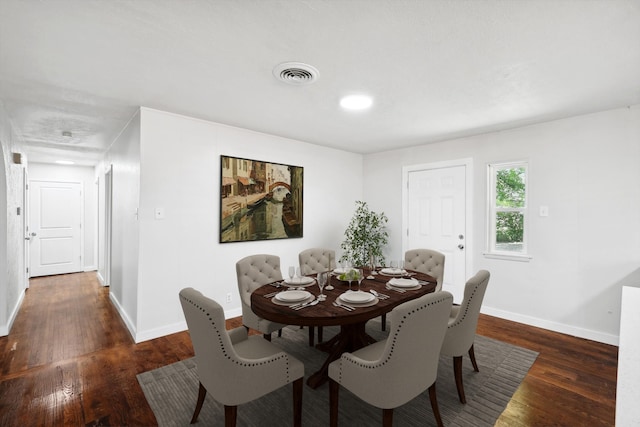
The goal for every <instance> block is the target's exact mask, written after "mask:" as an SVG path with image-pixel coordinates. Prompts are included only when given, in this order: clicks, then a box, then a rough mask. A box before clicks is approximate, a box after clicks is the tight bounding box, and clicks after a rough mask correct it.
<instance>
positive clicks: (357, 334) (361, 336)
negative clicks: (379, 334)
mask: <svg viewBox="0 0 640 427" xmlns="http://www.w3.org/2000/svg"><path fill="white" fill-rule="evenodd" d="M365 326H366V322H365V323H354V324H350V325H342V326H340V332H339V333H338V334H337V335H336V336H334V337H333V338H331V339H330V340H328V341H325V342H321V343H318V344H316V348H317V349H319V350H322V351H324V352H326V353H329V355H328V356H327V359H326V360H325V361H324V363H323V364H322V367H321V368H320V369H319V370H318V371H317V372H315V373H313V374H312V375H311V376H310V377H309V378H308V379H307V385H308V386H309V387H311V388H313V389H315V388H318V387H319V386H321V385H322V384H324V383H325V382H327V380H328V379H329V365H330V364H331V362H333V361H335V360H338V359H339V358H340V356H342V353H344V352H354V351H356V350H358V349H360V348H362V347H365V346H367V345H369V344H373V343H374V342H376V340H374V339H373V338H372V337H371V336H370V335H368V334H367V333H366V331H365Z"/></svg>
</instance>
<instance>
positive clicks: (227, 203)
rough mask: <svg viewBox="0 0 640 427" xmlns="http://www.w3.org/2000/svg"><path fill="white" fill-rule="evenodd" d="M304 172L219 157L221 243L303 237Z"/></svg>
mask: <svg viewBox="0 0 640 427" xmlns="http://www.w3.org/2000/svg"><path fill="white" fill-rule="evenodd" d="M303 169H304V168H302V167H300V166H291V165H284V164H280V163H272V162H265V161H260V160H251V159H242V158H238V157H231V156H224V155H223V156H220V187H221V188H220V243H229V242H249V241H255V240H271V239H289V238H296V237H302V218H303V216H302V207H303V206H302V189H303V182H304V180H303V178H304V177H303Z"/></svg>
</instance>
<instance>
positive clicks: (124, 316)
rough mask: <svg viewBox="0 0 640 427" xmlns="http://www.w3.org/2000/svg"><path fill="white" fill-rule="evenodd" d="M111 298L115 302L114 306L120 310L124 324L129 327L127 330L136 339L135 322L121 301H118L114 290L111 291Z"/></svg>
mask: <svg viewBox="0 0 640 427" xmlns="http://www.w3.org/2000/svg"><path fill="white" fill-rule="evenodd" d="M109 299H110V300H111V303H112V304H113V306H114V307H115V308H116V310H117V311H118V314H119V315H120V318H121V319H122V321H123V322H124V325H125V326H126V327H127V330H128V331H129V334H130V335H131V338H133V339H134V341H135V339H136V327H135V325H134V324H133V322H132V321H131V319H130V318H129V316H128V315H127V312H126V311H124V309H123V308H122V306H121V305H120V301H118V299H117V298H116V297H115V295H114V294H113V292H109Z"/></svg>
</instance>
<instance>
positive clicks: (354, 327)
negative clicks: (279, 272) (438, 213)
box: [251, 269, 436, 388]
mask: <svg viewBox="0 0 640 427" xmlns="http://www.w3.org/2000/svg"><path fill="white" fill-rule="evenodd" d="M365 275H367V276H368V277H369V278H368V279H364V280H363V281H362V283H361V290H362V291H365V292H370V291H371V290H372V289H373V290H374V291H376V292H378V293H379V294H381V295H384V296H388V298H376V299H377V302H375V304H373V305H370V306H367V307H362V306H355V305H351V306H352V307H354V309H353V310H347V309H345V308H342V307H337V306H335V305H333V302H334V301H336V298H338V297H339V296H340V295H341V294H343V293H344V292H347V291H348V289H349V284H348V282H344V281H340V280H338V278H337V277H335V276H334V277H331V280H330V283H331V285H333V286H334V289H333V290H327V289H326V288H325V289H324V294H325V295H326V297H327V298H326V300H324V301H321V302H319V303H318V304H316V305H314V306H309V307H305V308H302V309H300V310H294V309H292V308H291V307H290V306H287V305H281V304H276V303H275V302H274V301H272V298H271V297H265V295H269V294H273V293H274V292H276V291H278V290H279V289H282V290H285V289H286V288H285V287H283V286H282V285H281V284H280V283H273V284H268V285H264V286H261V287H260V288H258V289H256V290H255V291H254V292H253V293H252V294H251V309H252V310H253V312H254V313H256V314H257V315H258V316H260V317H262V318H264V319H267V320H271V321H273V322H278V323H283V324H286V325H300V326H308V327H316V326H340V332H339V333H338V334H337V335H336V336H334V337H333V338H331V339H329V340H327V341H324V342H320V343H318V344H317V345H316V348H318V349H319V350H322V351H325V352H327V353H328V356H327V358H326V360H325V362H324V363H323V365H322V367H321V368H320V370H318V371H317V372H315V373H313V374H312V375H311V376H310V377H309V378H308V379H307V385H308V386H310V387H311V388H317V387H318V386H320V385H321V384H323V383H324V382H325V381H327V380H328V369H329V364H330V363H331V362H333V361H334V360H336V359H339V358H340V356H341V355H342V353H344V352H353V351H355V350H358V349H359V348H362V347H364V346H366V345H368V344H371V343H372V342H373V341H374V340H373V339H372V338H371V337H370V336H369V335H367V333H366V331H365V325H366V323H367V321H368V320H370V319H373V318H375V317H377V316H382V315H384V314H386V313H388V312H390V311H391V310H393V308H394V307H396V306H398V305H400V304H402V303H403V302H406V301H409V300H412V299H415V298H419V297H421V296H422V295H425V294H428V293H430V292H433V291H434V290H435V287H436V279H435V278H433V277H431V276H429V275H426V274H424V273H420V272H417V271H411V270H409V271H407V276H406V277H411V278H414V279H416V280H418V283H419V284H420V285H421V286H419V287H416V289H411V290H408V289H407V290H404V289H402V290H400V291H396V290H392V289H388V288H387V287H386V285H387V282H389V280H391V279H392V278H394V276H387V275H384V274H381V273H379V274H377V275H374V276H371V275H370V271H369V270H367V269H365ZM312 277H313V276H312ZM371 277H372V278H373V279H371ZM357 288H358V284H357V282H354V283H353V284H352V289H353V290H357ZM305 290H307V291H309V292H310V293H312V294H313V295H314V296H317V295H319V294H320V290H319V289H318V286H317V285H316V284H313V285H312V286H308V287H306V288H305ZM374 301H375V300H374Z"/></svg>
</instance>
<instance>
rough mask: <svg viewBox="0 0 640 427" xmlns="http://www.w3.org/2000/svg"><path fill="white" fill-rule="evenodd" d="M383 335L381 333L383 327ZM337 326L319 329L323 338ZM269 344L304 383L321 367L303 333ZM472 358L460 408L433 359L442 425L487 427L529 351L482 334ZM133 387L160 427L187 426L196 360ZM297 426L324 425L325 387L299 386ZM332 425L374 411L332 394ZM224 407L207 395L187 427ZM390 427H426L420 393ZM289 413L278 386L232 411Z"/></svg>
mask: <svg viewBox="0 0 640 427" xmlns="http://www.w3.org/2000/svg"><path fill="white" fill-rule="evenodd" d="M387 330H388V328H387ZM336 332H337V328H332V327H325V328H324V337H325V339H328V338H330V337H332V336H333V335H334V334H335V333H336ZM367 332H368V333H369V334H370V335H371V336H373V337H374V338H376V339H384V338H385V337H386V334H387V332H382V331H381V330H380V321H379V320H372V321H370V322H369V323H368V324H367ZM273 343H274V344H276V345H278V346H280V347H282V348H283V349H284V350H285V351H287V352H289V353H290V354H292V355H293V356H295V357H297V358H298V359H300V360H302V361H303V362H304V364H305V381H306V378H307V377H308V376H309V375H310V374H312V373H313V372H315V371H316V370H317V369H319V367H320V366H321V365H322V362H323V361H324V359H325V356H326V354H325V353H322V352H320V351H318V350H316V349H315V348H312V347H309V344H308V330H307V329H306V328H305V329H300V328H299V327H294V326H290V327H287V328H285V329H284V330H283V332H282V337H281V338H278V337H277V334H274V335H273ZM475 353H476V360H477V362H478V366H479V368H480V372H474V371H473V367H472V366H471V361H470V360H469V357H468V356H465V357H464V358H463V364H462V366H463V369H462V371H463V381H464V389H465V395H466V398H467V404H466V405H463V404H461V403H460V401H459V400H458V393H457V391H456V386H455V380H454V377H453V360H452V358H449V357H441V359H440V365H439V370H438V380H437V382H436V391H437V396H438V404H439V407H440V414H441V415H442V421H443V423H444V425H445V426H469V427H478V426H493V425H494V423H495V421H496V420H497V419H498V417H499V416H500V414H501V413H502V411H504V408H505V407H506V405H507V404H508V403H509V400H510V399H511V396H512V395H513V393H514V392H515V391H516V389H517V388H518V386H519V385H520V382H521V381H522V379H523V378H524V377H525V375H526V374H527V372H528V371H529V368H530V367H531V365H532V364H533V362H534V361H535V360H536V357H537V355H538V354H537V353H536V352H534V351H531V350H527V349H524V348H520V347H516V346H513V345H510V344H506V343H503V342H500V341H496V340H493V339H490V338H486V337H483V336H480V335H478V336H476V341H475ZM138 382H139V383H140V386H141V387H142V390H143V391H144V394H145V396H146V398H147V401H148V402H149V405H150V406H151V408H152V410H153V413H154V414H155V416H156V419H157V421H158V425H160V426H188V425H189V421H190V420H191V416H192V415H193V409H194V408H195V404H196V399H197V395H198V377H197V370H196V361H195V358H194V359H188V360H184V361H181V362H178V363H174V364H171V365H168V366H164V367H162V368H158V369H155V370H153V371H149V372H144V373H142V374H140V375H138ZM302 399H303V408H302V411H303V412H302V424H303V425H305V426H326V425H328V424H329V386H328V384H323V385H322V386H320V387H318V388H317V389H315V390H313V389H311V388H310V387H308V386H306V384H305V386H304V390H303V398H302ZM339 408H340V415H339V417H340V418H339V423H340V425H343V426H349V427H352V426H363V427H364V426H376V425H381V424H382V410H381V409H378V408H375V407H372V406H369V405H367V404H366V403H364V402H363V401H361V400H360V399H358V398H357V397H355V396H354V395H353V394H351V393H350V392H349V391H347V390H346V389H344V388H340V404H339ZM223 420H224V407H223V406H222V405H221V404H219V403H218V402H216V401H215V400H213V398H212V397H211V396H210V395H207V398H206V400H205V403H204V405H203V408H202V411H201V412H200V416H199V418H198V422H197V423H196V424H195V425H201V426H213V425H224V421H223ZM393 420H394V425H396V426H425V425H427V426H432V425H435V419H434V417H433V413H432V411H431V404H430V402H429V395H428V392H426V391H425V392H424V393H423V394H421V395H420V396H418V397H417V398H415V399H413V400H412V401H411V402H409V403H407V404H406V405H403V406H401V407H399V408H396V409H395V410H394V416H393ZM292 422H293V407H292V390H291V386H287V387H283V388H281V389H279V390H277V391H274V392H273V393H271V394H268V395H267V396H264V397H262V398H260V399H258V400H255V401H253V402H250V403H247V404H244V405H241V406H239V407H238V426H252V427H270V426H274V427H276V426H277V427H281V426H286V425H292Z"/></svg>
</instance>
